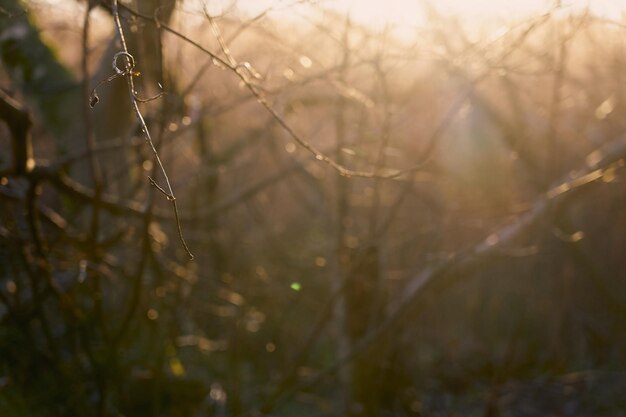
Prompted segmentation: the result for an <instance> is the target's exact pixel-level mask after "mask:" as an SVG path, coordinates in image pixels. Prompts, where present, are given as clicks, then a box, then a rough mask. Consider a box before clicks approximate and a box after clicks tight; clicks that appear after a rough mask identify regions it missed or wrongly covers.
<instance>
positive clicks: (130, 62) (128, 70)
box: [112, 0, 194, 259]
mask: <svg viewBox="0 0 626 417" xmlns="http://www.w3.org/2000/svg"><path fill="white" fill-rule="evenodd" d="M112 12H113V18H114V20H115V26H116V28H117V33H118V34H119V37H120V42H121V44H122V53H121V55H125V57H126V61H127V62H126V67H125V68H124V71H123V75H124V76H126V80H127V83H128V92H129V96H130V102H131V105H132V107H133V110H134V112H135V115H136V116H137V120H139V123H140V125H141V130H142V131H143V134H144V137H145V139H146V142H147V143H148V145H149V146H150V149H151V150H152V154H153V155H154V160H155V161H156V163H157V166H158V167H159V170H160V171H161V173H162V174H163V178H164V179H165V184H166V186H165V188H163V187H160V186H158V185H157V183H156V182H155V181H154V180H153V179H152V178H150V179H149V181H150V184H152V185H153V186H154V187H156V188H157V190H159V191H160V192H161V193H163V194H165V196H166V197H167V199H168V200H169V201H170V202H171V204H172V209H173V210H174V217H175V218H176V228H177V231H178V238H179V239H180V242H181V243H182V245H183V247H184V249H185V251H186V252H187V255H188V256H189V259H193V258H194V256H193V254H192V253H191V251H190V250H189V247H188V246H187V243H186V242H185V238H184V237H183V231H182V228H181V225H180V218H179V217H180V216H179V213H178V206H177V204H176V197H175V196H174V191H173V190H172V185H171V183H170V179H169V177H168V175H167V172H166V171H165V167H164V166H163V163H162V162H161V158H160V157H159V153H158V152H157V150H156V147H155V146H154V142H153V141H152V137H151V136H150V131H149V130H148V126H147V125H146V121H145V120H144V118H143V115H142V114H141V111H140V110H139V106H138V104H137V101H138V100H137V97H136V94H135V84H134V81H133V69H134V59H133V58H132V55H131V54H130V53H129V52H128V45H127V44H126V37H125V36H124V30H123V29H122V24H121V22H120V15H119V11H118V8H117V0H113V7H112ZM114 64H115V62H114ZM115 67H116V70H117V69H118V68H119V67H118V66H116V65H115Z"/></svg>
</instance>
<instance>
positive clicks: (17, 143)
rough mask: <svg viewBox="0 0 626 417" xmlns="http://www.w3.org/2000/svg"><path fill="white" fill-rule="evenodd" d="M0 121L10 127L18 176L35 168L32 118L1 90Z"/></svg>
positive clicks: (15, 169) (14, 169)
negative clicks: (31, 133) (31, 136)
mask: <svg viewBox="0 0 626 417" xmlns="http://www.w3.org/2000/svg"><path fill="white" fill-rule="evenodd" d="M0 119H2V120H4V122H5V123H6V124H7V125H8V126H9V131H10V132H11V146H12V148H13V167H12V170H13V172H15V174H16V175H23V174H26V173H27V172H29V171H30V170H31V169H32V168H33V166H34V165H33V164H34V160H33V147H32V143H31V139H30V127H31V125H32V122H31V120H30V116H29V114H28V112H27V111H26V110H24V109H23V108H22V106H21V105H20V104H19V103H18V102H17V101H15V100H13V99H12V98H11V97H9V95H8V94H6V93H5V92H4V91H2V90H1V89H0Z"/></svg>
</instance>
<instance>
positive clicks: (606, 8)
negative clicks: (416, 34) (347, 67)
mask: <svg viewBox="0 0 626 417" xmlns="http://www.w3.org/2000/svg"><path fill="white" fill-rule="evenodd" d="M218 3H219V2H218ZM314 3H315V4H317V5H319V6H321V7H323V8H327V9H330V10H336V11H339V12H344V13H349V14H350V16H351V17H352V18H353V19H354V20H355V21H359V22H361V23H366V24H370V25H373V26H376V27H382V26H385V25H392V26H395V27H396V28H398V29H400V30H402V31H405V30H407V29H411V28H419V27H420V26H422V25H423V24H424V23H425V22H426V21H427V13H426V12H425V10H427V9H428V8H429V7H432V8H433V9H434V10H435V11H436V12H437V13H438V14H440V15H443V16H456V17H460V18H462V19H463V21H464V22H465V23H468V24H470V25H475V26H479V25H483V24H487V23H505V22H507V21H511V20H514V19H520V18H524V17H526V16H531V15H536V14H537V13H543V12H546V11H548V10H549V9H550V8H552V7H554V6H555V4H557V3H558V4H560V6H561V10H564V11H566V12H567V11H571V12H577V11H581V10H585V9H588V10H589V11H590V12H592V13H593V14H595V15H598V16H602V17H605V18H609V19H613V20H617V21H621V20H622V17H623V15H624V14H625V13H626V0H563V1H558V2H557V1H555V0H524V1H518V0H437V1H424V0H386V1H377V0H327V1H318V2H314ZM239 4H240V9H241V10H245V11H248V12H251V13H260V12H262V11H264V10H267V9H273V13H275V14H281V17H284V15H289V14H290V13H293V12H296V13H300V14H302V13H306V9H307V8H308V6H307V5H306V4H301V3H299V2H290V1H277V0H262V1H261V0H242V1H240V2H239ZM214 6H217V3H214Z"/></svg>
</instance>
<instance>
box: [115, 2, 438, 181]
mask: <svg viewBox="0 0 626 417" xmlns="http://www.w3.org/2000/svg"><path fill="white" fill-rule="evenodd" d="M120 7H121V8H123V9H125V10H127V11H128V12H129V13H130V14H131V15H133V16H136V17H139V18H141V19H143V20H147V21H152V22H154V24H155V25H157V26H158V27H160V28H162V29H163V30H165V31H167V32H169V33H171V34H172V35H174V36H176V37H178V38H180V39H182V40H183V41H185V42H187V43H189V44H190V45H192V46H194V47H195V48H197V49H199V50H200V51H202V52H203V53H205V54H207V55H208V56H209V57H211V59H212V60H213V62H214V64H216V65H219V66H221V67H223V68H226V69H228V70H230V71H231V72H232V73H234V74H235V75H236V76H237V77H238V78H239V80H240V81H241V82H242V83H243V85H244V86H245V87H246V88H247V89H248V91H249V92H250V93H251V94H252V95H253V96H254V97H255V98H256V100H257V101H258V102H259V104H261V105H262V106H263V107H264V108H265V110H266V111H267V112H268V113H269V114H270V115H271V116H272V118H274V120H275V121H276V122H277V123H278V124H279V125H280V126H281V127H282V128H283V130H284V131H285V132H287V134H288V135H289V136H290V137H291V138H292V139H293V140H294V141H295V142H296V143H298V144H299V145H300V146H301V147H303V148H304V149H306V150H307V151H308V152H309V153H311V154H312V155H313V156H314V157H315V159H316V160H318V161H321V162H324V163H326V164H327V165H329V166H331V167H332V168H333V169H335V170H336V171H337V172H338V173H339V174H340V175H342V176H345V177H361V178H381V179H396V178H399V177H402V176H403V175H405V174H409V173H411V172H415V171H418V170H421V169H423V167H424V165H425V163H426V162H427V161H428V158H424V159H422V160H421V161H420V162H419V163H417V164H415V165H414V166H412V167H409V168H406V169H393V170H389V171H388V172H387V173H377V172H369V171H355V170H352V169H349V168H347V167H346V166H344V165H342V164H340V163H338V162H337V161H336V160H335V159H333V158H331V157H330V156H328V155H327V154H325V153H324V152H322V151H321V150H319V149H317V147H315V146H313V145H312V144H311V143H310V142H309V141H308V140H306V139H305V138H303V137H302V136H300V134H298V133H297V132H296V131H295V130H294V129H293V128H292V127H291V125H290V124H289V123H287V121H286V120H285V119H284V118H283V117H282V116H281V115H280V114H279V113H278V111H277V110H276V109H275V108H274V107H273V106H272V105H271V104H270V103H269V101H267V99H266V98H265V95H264V94H263V93H262V92H261V90H260V88H259V87H258V86H257V85H255V84H254V83H253V82H251V81H250V79H249V75H248V74H249V73H250V72H253V70H251V66H250V64H249V63H247V62H239V63H238V62H237V61H236V60H233V59H232V57H230V58H229V59H224V58H221V57H220V56H218V55H217V54H215V53H214V52H211V51H210V50H208V49H207V48H205V47H204V46H202V45H200V44H199V43H198V42H196V41H194V40H193V39H191V38H189V37H187V36H185V35H184V34H182V33H181V32H179V31H177V30H176V29H174V28H172V27H171V26H169V25H167V24H165V23H163V22H161V21H160V20H159V19H158V18H157V17H156V16H154V17H153V16H147V15H144V14H142V13H139V12H137V11H135V10H133V9H131V8H130V7H127V6H125V5H120ZM231 61H232V62H233V63H231Z"/></svg>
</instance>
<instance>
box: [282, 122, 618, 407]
mask: <svg viewBox="0 0 626 417" xmlns="http://www.w3.org/2000/svg"><path fill="white" fill-rule="evenodd" d="M624 158H626V134H624V135H622V136H620V137H619V138H617V139H615V140H613V141H612V142H610V143H609V144H608V145H606V146H604V147H601V148H599V149H597V150H595V151H593V152H591V153H590V154H589V155H588V156H587V158H586V160H585V165H584V166H582V167H580V168H579V169H578V170H577V171H575V172H576V174H574V175H571V176H567V177H566V178H563V179H562V181H561V183H560V184H559V185H557V186H555V187H552V188H551V189H550V190H549V191H548V192H546V193H544V194H543V195H542V196H541V197H540V198H538V199H537V200H536V201H535V203H534V204H533V205H532V206H531V208H530V209H529V210H528V211H527V212H526V213H525V214H523V215H521V216H520V217H519V218H518V219H517V220H516V221H514V222H513V223H511V224H509V225H508V226H505V227H503V228H501V229H500V230H499V231H497V232H495V233H492V234H490V235H489V236H487V237H486V238H485V239H484V240H482V241H481V242H480V243H478V244H476V245H475V246H473V247H472V248H470V249H468V250H465V251H462V252H459V253H457V254H456V255H455V256H452V257H450V258H448V259H447V260H445V261H442V262H440V263H437V264H432V265H429V266H426V267H425V268H424V269H423V270H422V271H421V272H419V273H418V274H416V275H415V276H414V277H413V278H412V279H411V280H410V282H409V283H408V284H407V286H406V287H405V288H404V289H403V291H402V295H401V297H400V299H399V300H397V301H396V302H394V303H391V305H393V306H395V308H393V309H392V310H391V311H390V312H389V313H388V315H387V317H386V319H385V320H384V321H383V322H382V323H381V324H380V325H379V326H378V327H377V328H376V329H375V330H373V331H372V332H370V333H369V334H368V335H367V336H365V337H364V338H363V339H361V341H360V342H359V343H358V344H356V345H355V346H354V348H353V349H352V350H351V351H350V352H349V353H348V354H347V355H346V356H344V357H342V358H340V359H338V360H337V361H336V362H335V363H334V364H333V365H332V366H330V367H329V368H327V369H325V370H323V371H321V372H320V373H318V374H317V375H315V376H313V377H312V378H310V379H308V380H305V381H303V382H302V383H300V384H294V385H293V386H292V387H291V389H290V390H288V391H287V392H284V393H283V400H284V399H285V398H288V397H289V396H291V395H292V394H294V393H296V392H298V391H300V390H301V389H302V388H304V387H306V386H311V385H315V384H316V383H318V382H320V381H321V380H323V379H324V378H326V377H327V376H330V375H333V374H334V373H336V372H337V371H338V370H339V369H340V368H342V367H343V366H345V365H346V364H348V363H350V362H352V361H353V360H354V359H355V358H357V357H358V356H360V355H361V354H363V353H364V352H366V351H368V350H369V349H370V348H372V347H373V346H374V345H376V344H377V343H379V342H382V341H383V340H385V337H386V335H388V334H389V332H391V331H393V330H394V329H396V328H397V326H398V325H399V324H400V323H402V320H403V319H404V318H406V316H407V314H408V313H409V312H411V311H412V309H413V308H415V307H416V306H417V305H418V303H417V302H418V300H419V299H420V297H421V296H422V294H424V293H425V291H426V290H427V289H428V288H431V287H433V286H434V285H435V284H439V285H440V287H438V288H439V289H441V288H445V287H447V286H449V285H452V284H453V282H454V281H455V280H456V279H460V278H463V277H465V276H466V275H467V273H469V272H471V271H472V270H474V268H475V267H476V266H478V265H481V264H483V263H484V262H487V261H489V260H490V259H492V258H494V257H497V256H499V255H505V254H506V247H507V246H508V245H510V244H512V243H514V242H515V241H516V240H517V239H518V238H519V237H520V236H522V235H523V234H524V233H527V232H529V231H530V230H531V229H532V227H533V226H535V225H537V224H538V223H540V222H542V221H543V220H545V219H546V217H549V216H550V215H551V214H553V213H554V212H555V211H557V210H558V209H560V208H562V206H563V205H564V204H567V203H569V202H571V201H572V199H573V197H575V196H576V195H578V194H579V193H580V191H582V190H584V189H586V188H588V186H591V185H593V184H597V183H599V182H601V181H602V180H603V179H604V178H605V175H608V176H609V177H612V176H613V175H614V173H615V170H617V169H621V168H623V167H624ZM446 278H449V279H446ZM276 405H277V404H276V403H275V404H273V406H274V407H275V406H276Z"/></svg>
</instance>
